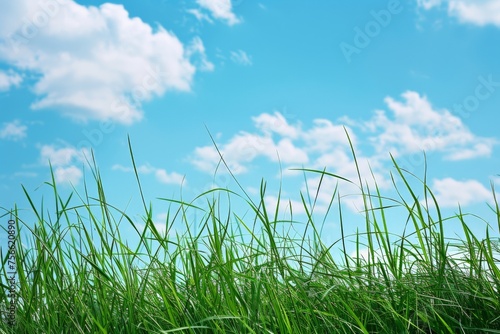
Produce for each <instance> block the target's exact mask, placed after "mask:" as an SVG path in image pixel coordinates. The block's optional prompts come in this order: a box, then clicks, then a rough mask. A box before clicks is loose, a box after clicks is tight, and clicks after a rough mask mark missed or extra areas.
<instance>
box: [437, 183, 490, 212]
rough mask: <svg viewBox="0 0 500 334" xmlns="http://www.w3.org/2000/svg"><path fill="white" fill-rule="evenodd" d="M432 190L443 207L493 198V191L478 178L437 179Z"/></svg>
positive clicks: (463, 204)
mask: <svg viewBox="0 0 500 334" xmlns="http://www.w3.org/2000/svg"><path fill="white" fill-rule="evenodd" d="M431 190H432V191H433V193H434V196H435V197H436V200H437V202H438V205H439V206H441V207H456V206H457V205H458V204H460V205H461V206H465V205H468V204H472V203H478V202H486V201H490V200H491V199H492V198H493V194H492V193H491V191H490V190H488V189H487V188H486V187H485V186H483V185H482V184H481V183H480V182H478V181H476V180H466V181H458V180H455V179H453V178H450V177H447V178H444V179H435V180H433V183H432V187H431Z"/></svg>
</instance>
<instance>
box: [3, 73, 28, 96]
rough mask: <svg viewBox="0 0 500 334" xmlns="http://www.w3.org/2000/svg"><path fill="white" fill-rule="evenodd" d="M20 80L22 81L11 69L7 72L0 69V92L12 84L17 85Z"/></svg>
mask: <svg viewBox="0 0 500 334" xmlns="http://www.w3.org/2000/svg"><path fill="white" fill-rule="evenodd" d="M21 81H23V78H22V77H21V76H20V75H19V74H17V73H15V72H14V71H12V70H10V71H8V72H5V71H0V92H2V91H7V90H9V89H10V87H12V86H19V84H20V83H21Z"/></svg>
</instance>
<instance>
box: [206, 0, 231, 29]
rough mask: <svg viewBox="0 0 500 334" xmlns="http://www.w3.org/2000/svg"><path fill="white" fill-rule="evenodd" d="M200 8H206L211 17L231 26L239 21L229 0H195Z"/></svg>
mask: <svg viewBox="0 0 500 334" xmlns="http://www.w3.org/2000/svg"><path fill="white" fill-rule="evenodd" d="M196 3H198V5H200V6H201V7H202V8H204V9H206V10H208V11H209V12H210V14H211V15H212V17H213V18H215V19H219V20H222V21H224V22H226V24H228V25H230V26H232V25H235V24H237V23H240V22H241V19H240V18H238V17H237V16H236V15H235V14H234V13H233V8H232V4H231V0H196Z"/></svg>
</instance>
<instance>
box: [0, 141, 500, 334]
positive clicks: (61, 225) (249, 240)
mask: <svg viewBox="0 0 500 334" xmlns="http://www.w3.org/2000/svg"><path fill="white" fill-rule="evenodd" d="M130 154H131V158H132V160H133V159H134V156H133V152H132V146H131V145H130ZM353 154H354V151H353ZM393 162H394V166H395V172H396V174H397V175H398V177H399V178H400V179H401V180H402V181H403V188H402V189H397V193H399V194H400V196H401V198H400V199H390V198H385V197H383V195H382V192H381V190H380V189H379V188H378V187H376V189H375V191H372V190H371V189H370V188H369V187H368V185H366V188H365V190H363V191H364V198H365V201H364V214H365V219H366V226H367V230H364V231H359V232H358V233H356V234H354V235H348V234H345V233H344V225H345V224H348V222H346V221H344V220H343V217H342V201H341V197H340V194H339V193H337V192H335V193H334V194H333V196H332V202H331V203H333V202H334V201H337V202H338V205H339V212H340V214H341V215H340V217H339V218H340V231H339V235H340V236H341V238H339V239H338V240H337V241H335V242H333V243H332V244H325V243H324V241H323V240H322V236H321V235H320V233H319V232H318V231H319V230H320V228H319V226H317V225H316V223H315V217H316V216H314V215H312V212H313V210H314V209H313V208H314V203H315V199H314V198H315V197H314V196H317V193H316V195H314V194H312V195H313V196H312V198H313V199H314V200H313V201H312V202H311V201H306V200H305V198H306V197H308V196H310V194H303V195H302V200H303V205H304V209H305V210H306V212H308V213H307V214H306V221H303V222H300V221H295V220H293V215H291V216H290V220H289V221H286V220H281V219H280V218H279V217H278V212H279V210H278V205H279V204H277V206H276V207H274V208H272V207H268V206H267V205H266V204H265V203H264V200H263V198H264V196H265V192H266V185H265V182H264V181H263V182H262V183H261V192H260V196H259V197H260V201H259V202H258V203H255V202H254V201H253V200H252V199H251V198H250V197H248V195H247V194H241V195H240V194H239V193H238V190H230V189H222V188H219V189H213V190H211V191H207V192H206V193H204V194H200V196H202V197H203V198H204V200H205V201H206V206H205V207H199V206H195V205H193V204H192V203H189V202H184V201H181V200H178V199H175V198H173V199H167V198H165V199H164V200H165V201H167V202H169V203H171V204H172V205H174V204H175V205H177V206H178V208H177V209H174V207H173V206H171V207H170V210H169V215H168V216H167V224H168V226H169V227H171V226H174V225H175V224H177V223H179V222H180V223H182V224H184V225H185V227H186V232H184V233H183V234H179V232H176V233H175V234H174V233H172V230H167V231H171V232H170V233H163V234H162V233H160V232H159V231H158V230H157V229H156V228H155V225H154V224H153V223H152V220H151V219H152V211H153V207H152V206H151V205H148V204H147V203H146V201H145V198H146V196H145V194H143V193H142V190H141V188H140V178H139V175H138V174H136V181H137V183H138V186H139V191H140V192H141V198H142V199H143V201H144V202H143V203H144V210H145V212H144V213H145V214H144V217H143V220H144V223H145V224H144V225H142V226H143V228H140V227H139V225H138V222H136V221H134V219H131V218H130V217H128V216H127V214H126V213H125V212H124V211H121V210H119V209H118V208H115V207H114V206H113V205H112V204H111V203H108V202H107V200H106V195H105V186H104V182H103V180H102V179H101V177H100V173H99V171H98V168H97V163H96V162H95V160H92V161H91V163H89V167H90V168H91V170H92V175H93V176H94V180H95V182H96V189H97V194H96V195H97V196H96V197H92V196H90V195H89V194H86V195H85V196H84V197H80V196H79V194H77V195H78V196H73V193H72V194H69V195H68V196H67V197H66V198H62V197H61V196H60V194H59V192H58V187H57V184H56V183H55V180H54V179H52V182H50V183H47V184H46V186H47V187H49V188H50V189H51V191H52V195H53V196H54V197H55V201H54V203H56V204H55V207H54V209H53V210H54V211H52V210H51V209H49V208H46V207H44V205H43V202H42V203H40V205H37V203H35V202H33V200H32V199H31V197H30V194H29V192H27V191H26V199H27V201H28V202H30V205H31V207H32V210H33V212H34V216H35V217H38V218H37V221H36V222H35V223H34V225H33V227H31V224H28V223H27V222H26V221H24V219H23V214H24V213H23V212H19V211H17V210H7V209H6V208H3V210H4V211H5V214H3V215H2V216H6V215H12V217H13V218H14V219H15V220H16V222H17V224H18V225H17V226H18V232H19V234H18V235H19V239H18V241H22V242H18V243H17V248H16V252H17V261H18V277H19V283H18V293H19V303H18V304H17V307H18V309H17V320H18V321H17V323H16V326H15V327H9V325H8V324H7V323H6V322H1V323H0V330H2V331H3V332H5V333H13V332H15V333H31V332H33V331H38V332H40V331H42V332H64V333H70V332H71V333H88V332H98V333H116V332H123V333H151V332H157V333H175V332H185V333H225V332H226V333H227V332H239V333H241V332H249V333H264V332H266V333H269V332H272V333H278V332H279V333H297V332H308V333H310V332H330V333H351V332H363V333H371V332H394V331H397V332H409V333H426V332H428V331H429V330H431V329H432V331H434V332H445V333H456V332H467V333H480V332H481V333H484V332H492V333H493V332H498V331H500V319H499V318H498V312H497V310H498V309H499V308H500V297H499V294H498V291H499V287H500V269H499V266H500V262H499V251H500V249H499V245H500V243H499V242H498V235H499V231H498V230H495V229H492V228H490V227H488V228H487V230H486V236H487V238H485V239H478V238H477V237H475V236H474V235H473V234H472V232H471V230H470V228H469V227H468V225H467V221H466V220H467V215H466V214H464V213H462V211H460V212H459V213H458V214H457V215H455V216H451V217H442V216H441V215H440V211H439V203H438V202H437V201H436V198H435V196H434V194H433V193H432V190H431V189H430V187H428V185H427V184H426V183H425V177H424V179H423V180H424V181H422V185H423V187H424V189H425V191H426V192H427V193H428V196H429V198H431V199H432V200H433V202H434V205H435V207H436V212H437V217H433V216H432V215H431V213H430V210H429V207H428V205H427V204H426V203H422V202H421V201H420V199H419V198H418V197H417V196H416V195H415V192H414V191H413V189H412V188H411V187H410V182H409V181H408V177H409V176H412V175H411V174H408V173H406V172H405V171H403V170H402V169H401V168H400V167H399V166H398V164H397V161H396V159H394V158H393ZM223 163H224V162H223ZM134 168H136V167H135V163H134ZM303 171H304V173H313V174H317V173H320V174H321V175H322V177H325V178H327V177H335V178H339V179H340V180H341V181H345V180H344V179H343V178H342V176H337V175H333V174H328V173H326V172H325V171H317V170H308V169H304V170H303ZM375 184H376V183H375ZM394 187H398V183H394ZM404 191H406V192H408V193H409V194H410V197H409V199H405V197H406V196H403V192H404ZM494 194H495V189H494V188H492V196H494ZM222 197H227V199H228V200H227V201H224V202H222ZM233 198H246V201H247V203H248V205H249V206H250V207H251V212H253V218H252V217H247V218H246V219H245V220H243V219H242V218H241V217H240V215H239V214H238V213H237V212H233V211H232V208H231V201H232V199H233ZM76 201H79V202H80V203H75V202H76ZM387 202H389V203H390V205H387V204H386V203H387ZM223 203H228V204H229V205H228V206H226V205H225V204H223ZM495 203H496V204H495V205H493V206H492V209H493V210H494V212H495V214H496V215H497V217H498V215H499V214H500V213H499V212H498V204H497V202H496V198H495ZM311 204H312V206H311ZM398 206H400V207H403V208H404V209H405V210H406V212H407V215H408V217H407V218H406V220H407V221H408V222H410V224H413V227H414V231H413V232H408V233H406V234H404V235H402V236H397V235H393V234H392V233H391V232H390V231H388V230H387V228H386V226H387V224H386V221H385V220H386V219H387V212H388V211H390V210H392V209H394V208H396V207H398ZM189 210H198V211H202V212H203V216H202V217H201V218H200V219H199V221H196V222H193V221H189V220H187V219H186V217H188V216H189V215H188V213H187V211H189ZM271 212H273V216H271V215H270V213H271ZM450 221H456V222H457V223H460V224H461V225H462V228H463V230H464V235H465V238H464V240H457V239H456V238H452V237H451V236H446V235H445V233H444V229H443V225H444V224H445V223H448V222H450ZM287 222H288V223H289V224H292V225H294V224H303V228H302V229H301V231H302V232H300V233H295V234H291V233H290V232H284V231H286V230H282V231H283V232H280V230H279V229H278V228H277V227H278V225H280V224H286V223H287ZM122 224H129V225H131V226H133V230H134V231H135V233H136V234H137V236H138V237H139V243H138V245H135V246H134V245H130V244H129V243H130V242H129V238H128V237H129V236H124V235H123V234H122V233H121V232H120V226H121V225H122ZM194 224H196V225H198V232H197V233H193V225H194ZM93 230H95V234H94V235H93V236H92V235H91V233H90V231H93ZM4 231H5V230H4ZM288 231H290V230H288ZM415 236H416V237H415ZM339 242H340V243H342V244H345V243H346V242H355V243H356V249H357V251H356V252H355V254H348V252H347V251H346V248H345V246H343V259H344V260H343V261H342V260H341V261H340V262H339V261H337V260H334V258H333V257H332V253H333V252H334V251H335V248H334V245H335V244H338V243H339ZM366 247H369V249H367V253H366V255H367V256H364V255H363V252H362V250H364V249H366ZM457 250H458V251H457ZM457 254H458V255H457ZM341 258H342V257H341ZM6 259H7V257H6V255H5V254H3V253H2V261H3V264H4V266H3V272H2V286H3V289H2V294H1V295H0V305H1V307H2V308H3V309H4V310H5V309H6V308H7V306H8V301H9V299H8V296H7V294H6V292H5V287H6V272H5V268H6V267H5V261H6Z"/></svg>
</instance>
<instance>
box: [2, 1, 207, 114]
mask: <svg viewBox="0 0 500 334" xmlns="http://www.w3.org/2000/svg"><path fill="white" fill-rule="evenodd" d="M0 22H1V23H0V55H1V56H0V59H1V60H3V61H5V62H7V63H9V64H11V65H12V66H15V67H16V68H18V69H20V70H24V71H29V72H31V73H34V74H36V75H37V77H38V81H37V82H36V83H35V85H34V89H33V91H34V92H35V94H36V95H37V96H38V97H39V99H38V100H37V101H35V102H34V103H33V104H32V108H33V109H45V108H53V109H56V110H59V111H60V112H61V113H62V114H64V115H66V116H68V117H71V118H73V119H76V120H80V121H86V120H88V119H99V120H104V119H108V120H113V121H116V122H120V123H123V124H130V123H133V122H136V121H138V120H140V119H141V118H142V117H143V113H142V110H141V104H142V103H143V102H144V101H148V100H150V99H152V98H153V97H155V96H160V95H162V94H164V93H165V92H167V91H170V90H177V91H189V90H190V88H191V83H192V80H193V76H194V74H195V72H196V66H195V65H193V64H192V62H191V57H195V56H197V55H199V59H200V63H201V66H202V69H205V70H207V69H210V63H209V62H208V61H207V60H206V58H205V55H204V48H203V44H202V43H201V40H200V39H199V38H197V39H195V40H194V41H193V42H192V43H191V46H190V47H184V45H183V44H182V43H181V41H179V39H178V38H177V37H176V36H175V35H174V34H173V33H172V32H169V31H167V30H165V29H164V28H163V27H161V26H158V27H156V28H155V29H153V28H152V27H151V26H150V25H148V24H146V23H144V22H143V21H142V20H141V19H139V18H137V17H134V18H131V17H130V16H129V13H128V12H127V11H126V10H125V8H124V7H123V6H122V5H115V4H110V3H105V4H102V5H101V6H99V7H94V6H88V7H87V6H82V5H79V4H77V3H75V2H74V1H70V0H57V1H56V0H46V1H42V2H39V1H37V0H21V1H16V2H9V4H8V5H6V8H3V10H2V11H1V12H0ZM0 80H1V79H0Z"/></svg>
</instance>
